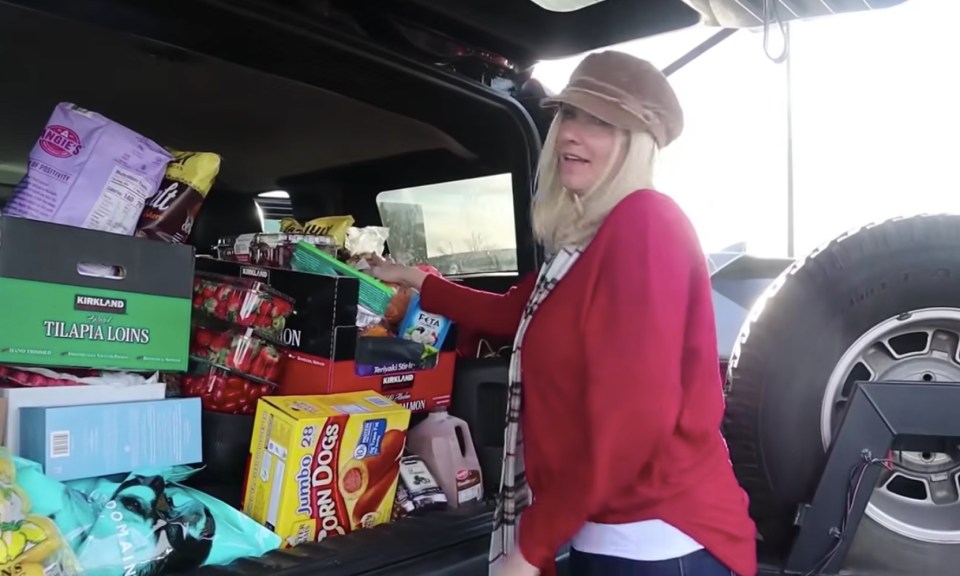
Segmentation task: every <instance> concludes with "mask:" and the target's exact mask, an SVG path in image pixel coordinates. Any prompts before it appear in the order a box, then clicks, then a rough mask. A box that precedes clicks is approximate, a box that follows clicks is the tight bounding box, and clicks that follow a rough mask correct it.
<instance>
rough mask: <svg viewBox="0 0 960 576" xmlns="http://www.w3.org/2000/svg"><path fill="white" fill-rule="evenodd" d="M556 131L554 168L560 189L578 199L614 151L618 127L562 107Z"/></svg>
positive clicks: (589, 187)
mask: <svg viewBox="0 0 960 576" xmlns="http://www.w3.org/2000/svg"><path fill="white" fill-rule="evenodd" d="M557 113H558V114H559V116H560V124H559V126H558V130H557V156H558V157H557V166H558V170H559V172H560V182H561V183H562V184H563V187H564V188H566V189H567V190H570V191H571V192H573V193H574V194H576V195H578V196H580V195H583V194H585V193H587V192H588V191H590V190H591V189H592V188H593V186H594V185H595V184H596V183H597V181H598V180H599V179H600V177H601V175H603V173H604V171H605V169H606V168H607V166H608V165H610V163H611V160H613V158H612V156H613V154H614V153H615V151H616V149H617V145H616V144H617V128H615V127H614V126H612V125H610V124H607V123H606V122H604V121H603V120H600V119H599V118H597V117H596V116H591V115H590V114H588V113H586V112H584V111H583V110H580V109H579V108H574V107H573V106H569V105H566V104H564V105H562V106H561V107H560V110H559V112H557Z"/></svg>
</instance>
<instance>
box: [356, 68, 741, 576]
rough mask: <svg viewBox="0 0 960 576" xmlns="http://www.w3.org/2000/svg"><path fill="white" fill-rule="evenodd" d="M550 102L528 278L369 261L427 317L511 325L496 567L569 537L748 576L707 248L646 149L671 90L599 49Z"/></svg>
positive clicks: (601, 567)
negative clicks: (430, 271) (491, 278)
mask: <svg viewBox="0 0 960 576" xmlns="http://www.w3.org/2000/svg"><path fill="white" fill-rule="evenodd" d="M548 103H549V104H551V105H558V106H559V112H558V114H557V116H556V118H555V119H554V121H553V124H552V125H551V127H550V130H549V132H548V134H547V138H546V142H545V144H544V148H543V155H542V157H541V159H540V167H539V172H538V175H539V180H538V189H537V195H536V199H535V201H534V206H533V229H534V233H535V234H536V237H537V239H538V240H539V241H540V242H541V243H542V244H543V245H544V247H545V249H546V251H547V253H548V254H550V255H551V257H550V258H549V261H548V263H547V264H545V265H544V267H543V268H542V269H541V271H540V274H539V275H530V276H528V277H526V278H525V279H523V280H522V281H521V282H520V284H519V285H517V286H515V287H514V288H513V289H511V290H510V291H509V292H508V293H506V294H505V295H499V294H489V293H485V292H479V291H475V290H471V289H468V288H465V287H462V286H458V285H456V284H453V283H451V282H448V281H446V280H443V279H441V278H437V277H433V276H429V277H428V276H427V275H426V274H424V273H423V272H420V271H419V270H416V269H413V268H405V267H402V266H398V265H395V264H389V263H386V262H383V261H378V262H376V263H374V267H373V273H374V274H375V275H376V276H378V277H379V278H381V279H383V280H386V281H390V282H396V283H400V284H406V285H409V286H412V287H414V288H416V289H418V290H420V291H421V303H422V305H423V307H424V308H425V309H426V310H428V311H430V312H435V313H439V314H443V315H445V316H447V317H449V318H451V319H452V320H454V321H456V322H459V323H461V324H463V325H465V326H468V327H470V328H472V329H474V330H477V331H480V332H484V333H487V334H490V335H493V336H504V337H508V336H513V335H514V334H516V338H515V343H514V351H513V356H512V360H511V368H510V388H509V392H508V413H507V422H508V424H507V431H506V434H505V443H506V446H505V455H504V474H503V478H502V479H501V482H502V490H501V494H500V502H499V506H498V509H497V525H496V530H495V533H494V537H493V542H492V549H491V563H492V569H491V573H492V574H494V575H496V576H521V575H528V574H529V575H534V574H547V573H552V572H553V571H554V570H555V566H554V557H555V554H556V552H557V550H558V549H559V548H561V547H562V546H563V545H564V544H565V543H567V542H571V543H572V548H573V551H572V552H571V559H570V563H571V568H572V573H573V574H574V575H576V576H601V575H603V576H616V575H625V576H626V575H630V576H692V575H695V576H719V575H723V576H728V575H730V574H737V575H739V576H754V574H756V570H757V567H756V555H755V554H756V553H755V540H754V538H755V528H754V524H753V522H752V521H751V520H750V517H749V516H748V513H747V499H746V495H745V494H744V493H743V491H742V490H741V488H740V486H739V485H738V483H737V480H736V478H735V477H734V475H733V469H732V466H731V464H730V461H729V456H728V453H727V447H726V443H725V442H724V440H723V438H722V437H721V435H720V423H721V418H722V415H723V409H724V403H723V395H722V390H721V384H720V381H719V369H718V364H719V363H718V358H717V341H716V334H715V326H714V315H713V306H712V300H711V287H710V281H709V277H708V273H707V267H706V259H705V258H704V255H703V253H702V252H701V249H700V245H699V241H698V239H697V236H696V233H695V232H694V229H693V226H692V225H691V224H690V222H689V221H688V220H687V218H686V216H685V215H684V213H683V212H682V211H681V210H680V208H679V207H678V206H677V205H676V204H675V203H674V202H673V201H672V200H670V199H669V198H667V197H666V196H663V195H661V194H660V193H658V192H655V191H654V190H652V182H651V176H652V172H653V166H654V163H655V160H656V155H657V151H658V149H659V148H662V147H664V146H666V145H668V144H669V143H670V142H672V141H673V140H674V139H675V138H676V137H677V136H678V135H679V134H680V132H681V130H682V127H683V114H682V111H681V109H680V105H679V102H678V101H677V98H676V95H675V94H674V93H673V90H672V89H671V87H670V85H669V84H668V83H667V80H666V78H665V77H664V76H663V75H662V74H661V73H660V72H659V71H658V70H657V69H656V68H654V67H653V66H652V65H650V64H649V63H647V62H645V61H643V60H639V59H636V58H633V57H632V56H628V55H626V54H623V53H619V52H603V53H599V54H593V55H590V56H588V57H587V58H586V59H584V61H583V62H582V63H581V64H580V66H579V67H578V68H577V69H576V71H574V73H573V76H572V77H571V80H570V84H569V85H568V86H567V88H566V89H565V90H564V91H563V92H562V93H561V94H560V95H559V96H558V97H556V98H553V99H551V100H549V102H548ZM521 376H522V381H521ZM521 385H522V394H521ZM521 399H522V407H521ZM521 429H522V432H521ZM521 518H522V519H521Z"/></svg>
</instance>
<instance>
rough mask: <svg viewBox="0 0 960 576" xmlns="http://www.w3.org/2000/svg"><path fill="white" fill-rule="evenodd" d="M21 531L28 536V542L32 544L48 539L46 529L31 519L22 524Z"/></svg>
mask: <svg viewBox="0 0 960 576" xmlns="http://www.w3.org/2000/svg"><path fill="white" fill-rule="evenodd" d="M20 532H21V533H22V534H23V535H24V536H25V537H26V539H27V542H30V543H32V544H39V543H40V542H43V541H44V540H46V539H47V533H46V532H45V531H44V529H43V528H41V527H40V526H37V525H36V524H34V523H33V522H30V521H29V520H28V521H26V522H24V523H23V524H21V525H20Z"/></svg>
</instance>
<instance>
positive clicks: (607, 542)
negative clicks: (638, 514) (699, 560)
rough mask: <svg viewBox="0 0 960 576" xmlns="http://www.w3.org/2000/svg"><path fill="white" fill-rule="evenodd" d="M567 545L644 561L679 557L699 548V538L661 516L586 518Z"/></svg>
mask: <svg viewBox="0 0 960 576" xmlns="http://www.w3.org/2000/svg"><path fill="white" fill-rule="evenodd" d="M571 545H572V546H573V548H574V549H575V550H577V551H578V552H585V553H587V554H602V555H604V556H613V557H616V558H627V559H629V560H642V561H647V562H651V561H658V560H671V559H673V558H680V557H682V556H686V555H688V554H692V553H694V552H696V551H698V550H702V549H703V546H701V545H700V543H699V542H697V541H696V540H694V539H693V538H691V537H689V536H687V535H686V534H684V533H683V532H681V531H680V530H677V529H676V528H674V527H673V526H671V525H670V524H667V523H666V522H664V521H662V520H643V521H641V522H631V523H629V524H596V523H594V522H587V523H586V524H584V525H583V527H582V528H581V529H580V531H579V532H577V534H576V535H575V536H574V537H573V540H572V542H571Z"/></svg>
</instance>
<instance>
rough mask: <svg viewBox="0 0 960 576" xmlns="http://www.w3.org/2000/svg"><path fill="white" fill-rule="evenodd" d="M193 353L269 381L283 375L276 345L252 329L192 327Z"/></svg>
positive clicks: (192, 354) (191, 344)
mask: <svg viewBox="0 0 960 576" xmlns="http://www.w3.org/2000/svg"><path fill="white" fill-rule="evenodd" d="M190 355H191V356H193V357H194V358H199V359H201V360H205V361H207V362H210V363H212V364H217V365H220V366H226V367H227V368H230V369H233V370H237V371H239V372H243V373H244V374H249V375H251V376H254V377H256V378H262V379H263V380H267V381H270V382H276V381H277V379H278V378H279V377H280V369H281V364H282V360H283V356H282V355H281V354H280V351H279V350H278V349H277V347H276V346H275V345H274V344H273V343H272V342H270V341H269V340H266V339H265V338H262V337H260V336H257V334H256V332H255V331H254V330H253V329H252V328H243V329H232V330H230V329H227V330H222V329H217V328H213V327H208V326H203V325H198V326H194V328H193V339H192V340H191V341H190Z"/></svg>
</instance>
